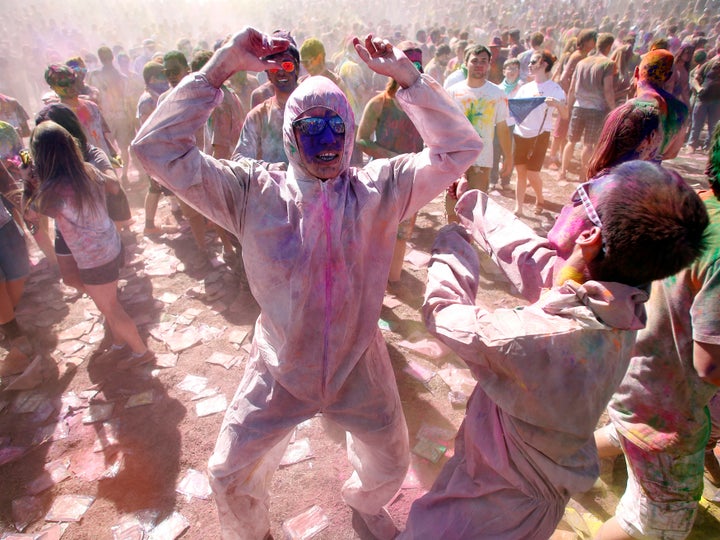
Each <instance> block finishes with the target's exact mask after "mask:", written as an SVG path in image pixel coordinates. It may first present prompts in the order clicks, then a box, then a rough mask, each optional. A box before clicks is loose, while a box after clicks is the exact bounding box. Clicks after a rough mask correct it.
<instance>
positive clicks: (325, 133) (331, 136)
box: [319, 122, 335, 144]
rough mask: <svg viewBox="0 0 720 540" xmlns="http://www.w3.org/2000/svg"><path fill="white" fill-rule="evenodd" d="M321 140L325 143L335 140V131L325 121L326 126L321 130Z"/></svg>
mask: <svg viewBox="0 0 720 540" xmlns="http://www.w3.org/2000/svg"><path fill="white" fill-rule="evenodd" d="M319 137H320V142H321V143H323V144H332V143H334V142H335V132H334V131H333V130H332V129H330V124H328V123H327V122H326V123H325V127H324V128H323V130H322V131H321V132H320V135H319Z"/></svg>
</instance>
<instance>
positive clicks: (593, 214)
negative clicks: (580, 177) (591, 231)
mask: <svg viewBox="0 0 720 540" xmlns="http://www.w3.org/2000/svg"><path fill="white" fill-rule="evenodd" d="M591 185H592V182H585V183H584V184H581V185H580V186H578V188H577V189H576V190H575V193H573V196H572V199H571V200H572V203H573V206H578V205H580V204H582V206H583V208H584V209H585V213H586V214H587V217H588V219H589V220H590V221H591V222H592V224H593V225H596V226H598V227H600V228H601V229H602V221H600V216H598V213H597V210H595V207H594V206H593V203H592V201H591V200H590V195H589V194H588V189H589V188H590V186H591Z"/></svg>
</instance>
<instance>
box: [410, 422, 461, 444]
mask: <svg viewBox="0 0 720 540" xmlns="http://www.w3.org/2000/svg"><path fill="white" fill-rule="evenodd" d="M455 433H456V431H455V430H453V429H445V428H441V427H438V426H433V425H430V424H425V423H423V424H422V425H421V426H420V429H419V430H418V432H417V438H418V439H425V440H428V441H430V442H434V443H438V444H442V445H445V446H448V445H449V444H450V442H451V441H452V440H453V439H454V438H455Z"/></svg>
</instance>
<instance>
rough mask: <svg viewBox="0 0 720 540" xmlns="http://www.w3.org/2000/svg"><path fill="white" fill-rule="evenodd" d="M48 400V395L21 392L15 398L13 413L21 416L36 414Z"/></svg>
mask: <svg viewBox="0 0 720 540" xmlns="http://www.w3.org/2000/svg"><path fill="white" fill-rule="evenodd" d="M47 399H48V397H47V395H45V394H44V393H41V392H30V391H25V392H20V393H19V394H18V395H17V397H16V398H15V403H14V404H13V412H16V413H19V414H24V413H30V412H34V411H35V409H37V408H38V407H39V406H40V405H41V404H43V403H44V402H45V401H47Z"/></svg>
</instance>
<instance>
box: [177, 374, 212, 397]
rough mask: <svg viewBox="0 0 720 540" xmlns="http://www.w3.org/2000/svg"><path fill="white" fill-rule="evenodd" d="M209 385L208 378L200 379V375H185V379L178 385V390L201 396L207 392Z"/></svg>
mask: <svg viewBox="0 0 720 540" xmlns="http://www.w3.org/2000/svg"><path fill="white" fill-rule="evenodd" d="M207 383H208V380H207V378H206V377H200V376H198V375H185V378H184V379H183V380H182V381H180V382H179V383H178V384H177V388H179V389H180V390H184V391H185V392H192V393H193V394H199V393H200V392H202V391H203V390H205V387H206V386H207Z"/></svg>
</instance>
